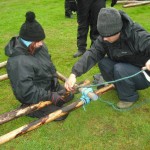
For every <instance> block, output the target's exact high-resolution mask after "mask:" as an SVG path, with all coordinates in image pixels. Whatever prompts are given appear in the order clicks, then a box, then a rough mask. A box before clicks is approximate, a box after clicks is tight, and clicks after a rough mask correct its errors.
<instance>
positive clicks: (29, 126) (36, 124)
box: [0, 86, 112, 144]
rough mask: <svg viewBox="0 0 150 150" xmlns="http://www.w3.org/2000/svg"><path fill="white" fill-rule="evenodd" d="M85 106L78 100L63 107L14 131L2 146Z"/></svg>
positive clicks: (1, 140)
mask: <svg viewBox="0 0 150 150" xmlns="http://www.w3.org/2000/svg"><path fill="white" fill-rule="evenodd" d="M109 87H110V89H112V86H109ZM105 89H106V88H105ZM98 91H99V90H98ZM98 91H97V92H96V93H100V94H103V93H105V92H104V91H103V92H98ZM107 91H108V89H107ZM83 105H84V102H83V101H80V100H78V101H76V102H73V103H72V104H70V105H68V106H66V107H63V108H61V109H59V110H57V111H55V112H53V113H51V114H49V115H47V116H45V117H43V118H41V119H39V120H36V121H33V122H31V123H30V124H27V125H24V126H22V127H20V128H18V129H16V130H13V131H11V132H9V133H7V134H5V135H3V136H1V137H0V144H4V143H6V142H8V141H10V140H12V139H14V138H16V137H18V136H21V135H23V134H25V133H27V132H29V131H32V130H34V129H36V128H38V127H40V126H41V125H44V124H46V123H49V122H51V121H53V120H55V119H57V118H59V117H61V116H64V115H66V114H68V113H69V112H70V111H73V110H75V109H77V108H79V107H81V106H83Z"/></svg>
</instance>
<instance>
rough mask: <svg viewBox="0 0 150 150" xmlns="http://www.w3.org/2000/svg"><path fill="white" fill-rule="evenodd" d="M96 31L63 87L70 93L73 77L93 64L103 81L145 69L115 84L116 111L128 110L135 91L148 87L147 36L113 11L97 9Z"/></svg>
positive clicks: (149, 54)
mask: <svg viewBox="0 0 150 150" xmlns="http://www.w3.org/2000/svg"><path fill="white" fill-rule="evenodd" d="M97 29H98V32H99V36H98V38H97V39H96V41H95V42H94V43H93V45H92V46H91V48H90V49H89V50H88V51H86V52H85V53H84V55H83V56H82V58H81V59H80V60H79V61H78V62H77V63H76V64H75V65H74V66H73V68H72V73H71V75H70V77H69V78H68V80H67V81H66V83H65V87H66V89H67V90H68V91H71V90H72V89H73V85H74V84H75V82H76V77H79V76H81V75H82V74H84V73H86V72H87V71H89V70H90V69H91V68H92V67H93V66H94V65H95V64H96V63H98V66H99V69H100V71H101V73H102V76H103V78H104V79H105V80H106V81H112V80H117V79H121V78H124V77H126V76H130V75H133V74H135V73H137V72H139V71H140V70H141V69H144V68H145V69H147V71H145V73H144V74H143V73H140V74H139V75H137V76H135V77H132V78H129V79H126V80H122V81H120V82H116V83H115V88H116V90H117V93H118V97H119V99H120V101H119V102H118V104H117V106H118V108H128V107H130V106H132V105H133V104H134V102H136V101H137V99H138V97H139V95H138V92H137V91H138V90H141V89H145V88H148V87H149V86H150V80H149V78H150V77H149V75H150V33H148V32H147V31H146V30H145V29H144V28H143V27H141V26H140V25H139V24H137V23H135V22H133V21H132V19H131V18H130V17H129V16H128V15H127V14H126V13H124V12H123V11H118V10H117V9H115V8H102V9H101V10H100V12H99V15H98V22H97ZM143 67H144V68H143ZM146 74H147V76H146Z"/></svg>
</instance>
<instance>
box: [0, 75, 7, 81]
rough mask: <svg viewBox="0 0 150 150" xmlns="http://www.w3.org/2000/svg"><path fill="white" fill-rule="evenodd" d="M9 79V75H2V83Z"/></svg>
mask: <svg viewBox="0 0 150 150" xmlns="http://www.w3.org/2000/svg"><path fill="white" fill-rule="evenodd" d="M7 79H8V74H3V75H0V81H4V80H7Z"/></svg>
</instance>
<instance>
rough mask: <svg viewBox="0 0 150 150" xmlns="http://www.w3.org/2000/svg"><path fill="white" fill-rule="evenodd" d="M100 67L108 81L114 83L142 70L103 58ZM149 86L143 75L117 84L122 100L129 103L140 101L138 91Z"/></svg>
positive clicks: (149, 83)
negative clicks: (113, 81)
mask: <svg viewBox="0 0 150 150" xmlns="http://www.w3.org/2000/svg"><path fill="white" fill-rule="evenodd" d="M98 65H99V68H100V71H101V73H102V76H103V78H104V80H106V81H112V80H117V79H121V78H124V77H127V76H131V75H133V74H135V73H137V72H139V71H140V70H141V68H139V67H136V66H134V65H131V64H128V63H118V62H115V61H112V60H110V59H109V58H103V59H102V60H101V61H99V63H98ZM149 86H150V82H148V81H147V80H146V78H145V76H144V74H143V73H140V74H138V75H137V76H135V77H132V78H129V79H126V80H123V81H119V82H116V83H115V87H116V89H117V92H118V97H119V98H120V100H122V101H128V102H134V101H136V100H137V99H138V92H137V90H142V89H145V88H148V87H149Z"/></svg>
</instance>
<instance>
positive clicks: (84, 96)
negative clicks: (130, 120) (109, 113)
mask: <svg viewBox="0 0 150 150" xmlns="http://www.w3.org/2000/svg"><path fill="white" fill-rule="evenodd" d="M143 71H144V70H141V71H139V72H137V73H135V74H133V75H130V76H127V77H124V78H120V79H117V80H113V81H108V82H103V83H100V84H91V85H89V86H79V87H78V88H80V87H84V89H83V91H82V96H81V98H80V99H81V100H82V101H83V103H84V105H85V104H88V103H90V98H89V97H88V95H87V94H88V93H89V92H93V89H92V88H90V87H95V86H101V85H106V84H112V83H116V82H119V81H123V80H126V79H129V78H132V77H135V76H137V75H138V74H140V73H142V72H143ZM99 100H100V101H101V102H104V103H106V104H108V105H110V106H111V107H112V108H113V109H114V110H117V111H121V112H123V111H129V110H131V109H133V108H138V107H140V106H141V105H143V104H145V103H148V102H150V100H149V99H146V100H144V101H143V102H141V103H140V104H134V105H133V106H131V107H130V108H126V109H120V108H118V107H117V106H116V105H115V104H114V103H112V102H109V101H106V100H102V98H99ZM84 105H83V108H84V111H86V110H85V107H84Z"/></svg>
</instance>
